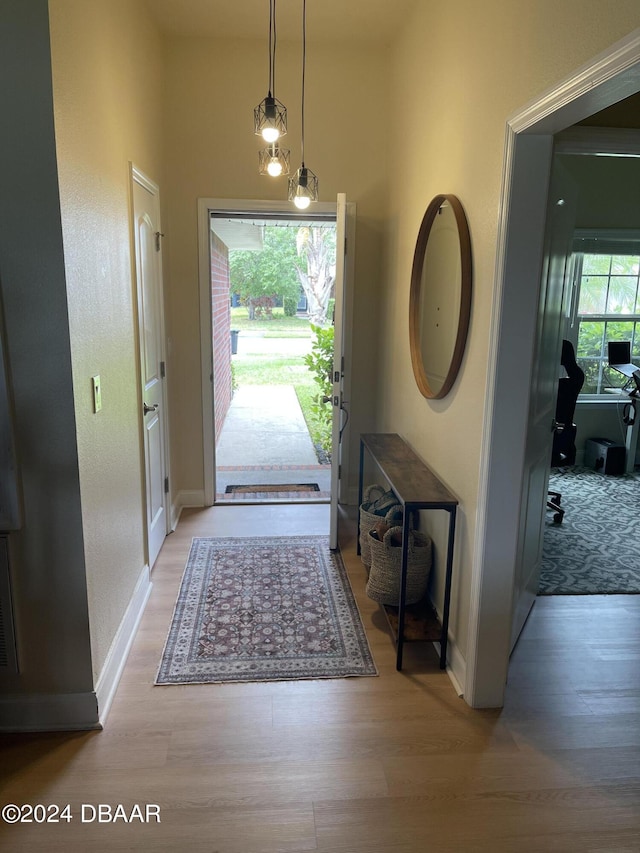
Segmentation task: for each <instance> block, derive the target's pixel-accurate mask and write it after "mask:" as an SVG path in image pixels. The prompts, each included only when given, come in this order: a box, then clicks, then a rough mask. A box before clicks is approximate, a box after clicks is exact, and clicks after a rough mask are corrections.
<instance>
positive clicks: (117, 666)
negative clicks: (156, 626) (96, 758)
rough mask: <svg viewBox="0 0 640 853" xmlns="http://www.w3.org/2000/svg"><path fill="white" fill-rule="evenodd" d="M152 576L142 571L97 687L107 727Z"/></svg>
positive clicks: (144, 569)
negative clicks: (108, 716)
mask: <svg viewBox="0 0 640 853" xmlns="http://www.w3.org/2000/svg"><path fill="white" fill-rule="evenodd" d="M149 574H150V572H149V566H145V567H144V568H143V570H142V571H141V572H140V577H139V578H138V582H137V583H136V587H135V589H134V591H133V595H132V596H131V600H130V601H129V605H128V607H127V609H126V612H125V614H124V616H123V618H122V622H121V623H120V627H119V628H118V631H117V633H116V636H115V638H114V640H113V643H112V644H111V648H110V649H109V654H108V655H107V659H106V661H105V664H104V666H103V667H102V672H101V673H100V677H99V678H98V683H97V684H96V697H97V700H98V714H99V719H100V724H101V725H102V726H104V723H105V720H106V719H107V715H108V713H109V710H110V708H111V703H112V702H113V697H114V696H115V692H116V689H117V687H118V684H119V682H120V678H121V676H122V670H123V669H124V665H125V663H126V661H127V657H128V655H129V651H130V650H131V646H132V644H133V640H134V638H135V636H136V631H137V630H138V625H139V624H140V619H141V618H142V614H143V613H144V608H145V607H146V604H147V601H148V599H149V595H150V593H151V587H152V584H151V580H150V578H149Z"/></svg>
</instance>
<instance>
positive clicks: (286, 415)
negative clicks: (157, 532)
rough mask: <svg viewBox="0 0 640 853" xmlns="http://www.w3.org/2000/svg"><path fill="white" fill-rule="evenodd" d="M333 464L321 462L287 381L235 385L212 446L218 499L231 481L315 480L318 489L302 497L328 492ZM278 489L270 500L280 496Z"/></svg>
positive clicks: (222, 497)
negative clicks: (229, 403) (215, 445)
mask: <svg viewBox="0 0 640 853" xmlns="http://www.w3.org/2000/svg"><path fill="white" fill-rule="evenodd" d="M330 479H331V466H330V465H320V464H319V463H318V458H317V456H316V452H315V449H314V447H313V443H312V441H311V438H310V436H309V431H308V429H307V425H306V423H305V420H304V416H303V414H302V409H301V408H300V404H299V403H298V398H297V396H296V392H295V390H294V388H293V386H291V385H245V386H243V387H241V388H238V389H237V390H236V391H235V393H234V395H233V400H232V401H231V406H230V408H229V412H228V413H227V417H226V419H225V422H224V426H223V428H222V432H221V434H220V438H219V440H218V445H217V447H216V493H217V496H218V500H221V499H230V498H231V499H233V498H232V496H230V495H226V494H225V489H226V487H227V486H228V485H230V484H235V485H252V484H272V485H275V484H283V483H295V484H298V483H311V484H317V486H318V488H319V491H315V492H309V493H307V492H304V493H300V499H309V498H310V497H311V498H315V499H318V498H321V499H322V498H325V497H327V496H328V494H329V489H330ZM278 497H279V495H278V493H275V494H274V499H278Z"/></svg>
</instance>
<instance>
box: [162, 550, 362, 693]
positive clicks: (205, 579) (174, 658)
mask: <svg viewBox="0 0 640 853" xmlns="http://www.w3.org/2000/svg"><path fill="white" fill-rule="evenodd" d="M361 675H362V676H372V675H377V671H376V667H375V664H374V662H373V658H372V656H371V651H370V649H369V645H368V643H367V638H366V635H365V632H364V628H363V626H362V622H361V621H360V615H359V613H358V609H357V607H356V603H355V601H354V598H353V593H352V592H351V587H350V586H349V581H348V579H347V575H346V572H345V569H344V565H343V562H342V558H341V557H340V554H339V553H338V552H332V551H331V550H330V549H329V540H328V537H326V536H304V537H268V538H252V539H240V538H233V539H205V538H196V539H194V540H193V542H192V545H191V552H190V554H189V559H188V561H187V566H186V569H185V572H184V576H183V579H182V586H181V588H180V593H179V595H178V601H177V603H176V607H175V610H174V614H173V622H172V625H171V629H170V631H169V636H168V638H167V642H166V645H165V649H164V653H163V656H162V662H161V664H160V668H159V671H158V676H157V678H156V684H205V683H220V682H228V681H229V682H230V681H285V680H296V679H306V678H344V677H345V676H361Z"/></svg>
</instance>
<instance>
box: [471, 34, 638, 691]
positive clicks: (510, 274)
mask: <svg viewBox="0 0 640 853" xmlns="http://www.w3.org/2000/svg"><path fill="white" fill-rule="evenodd" d="M638 91H640V30H635V31H634V32H632V33H630V34H629V35H628V36H626V37H625V38H624V39H622V40H621V41H619V42H617V43H616V44H614V45H613V46H612V47H611V48H609V49H608V50H607V51H605V52H603V53H602V54H600V55H598V56H597V57H595V58H594V59H593V60H592V61H591V62H589V63H588V64H587V65H585V66H583V67H582V68H581V69H579V70H578V71H577V72H576V73H575V74H573V75H571V76H570V77H569V78H567V79H566V80H564V81H563V82H561V83H560V84H558V85H557V86H556V87H554V88H553V89H551V90H550V91H548V92H547V93H546V94H544V95H543V96H542V97H541V98H539V99H538V100H536V101H534V102H533V103H531V104H529V105H527V106H525V107H523V108H522V109H521V110H520V111H519V112H517V113H516V114H515V115H513V116H512V117H511V118H510V119H509V120H508V121H507V127H506V138H505V153H504V167H503V176H502V188H501V197H500V205H499V222H498V234H497V245H496V269H495V289H494V296H493V307H492V316H491V328H490V350H489V365H488V382H487V394H486V398H485V410H484V423H485V425H486V426H485V429H484V432H483V437H482V451H481V469H480V484H479V502H478V504H479V506H478V524H477V527H476V531H477V532H476V536H475V542H474V554H475V555H476V556H475V559H474V567H473V573H472V582H471V600H470V614H469V637H470V642H469V656H468V659H467V662H466V673H465V689H464V694H465V699H466V701H467V702H468V704H469V705H471V706H472V707H474V708H490V707H500V706H502V704H503V700H504V690H505V686H506V680H507V671H508V666H509V640H510V633H511V623H512V610H513V586H514V578H515V566H516V561H517V555H518V553H519V549H520V545H521V543H520V537H519V525H518V520H519V514H520V507H521V492H522V479H523V471H524V449H525V443H524V438H525V436H526V430H527V423H528V416H529V415H528V402H529V401H528V397H529V387H528V382H527V377H528V376H530V375H531V371H532V369H533V361H534V346H535V334H536V324H537V317H536V311H535V310H531V305H530V302H531V300H532V299H535V298H537V295H538V292H539V289H540V273H541V264H540V260H541V258H542V253H543V247H544V233H545V225H546V204H547V190H548V183H549V176H550V172H551V160H552V156H553V143H554V135H555V134H556V133H559V132H560V131H563V130H565V129H566V128H568V127H570V126H572V125H574V124H576V123H577V122H579V121H581V120H583V119H585V118H587V117H588V116H590V115H593V114H594V113H596V112H599V111H600V110H602V109H605V108H606V107H608V106H611V105H612V104H615V103H617V102H618V101H620V100H623V99H624V98H626V97H629V96H630V95H633V94H636V93H637V92H638Z"/></svg>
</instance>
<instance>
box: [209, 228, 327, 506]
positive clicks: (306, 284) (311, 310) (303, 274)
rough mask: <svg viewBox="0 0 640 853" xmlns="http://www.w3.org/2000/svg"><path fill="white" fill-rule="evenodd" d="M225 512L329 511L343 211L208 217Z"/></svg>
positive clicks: (219, 492)
mask: <svg viewBox="0 0 640 853" xmlns="http://www.w3.org/2000/svg"><path fill="white" fill-rule="evenodd" d="M210 231H211V235H210V243H211V249H210V255H211V302H212V349H213V405H214V421H215V454H214V458H215V482H216V488H215V503H217V504H218V503H228V502H231V503H299V502H300V503H318V502H328V501H329V499H330V490H331V463H332V453H331V451H332V447H331V444H332V435H331V422H332V411H331V405H330V403H331V387H332V385H331V373H332V364H333V343H334V302H335V298H334V292H333V288H334V283H335V271H336V216H335V213H328V214H322V215H317V216H311V217H310V216H304V217H303V216H300V215H288V216H286V217H285V216H283V215H282V214H275V213H274V214H270V215H265V214H260V215H255V214H254V215H251V214H249V213H239V214H230V212H229V211H219V212H218V211H212V212H211V213H210Z"/></svg>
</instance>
